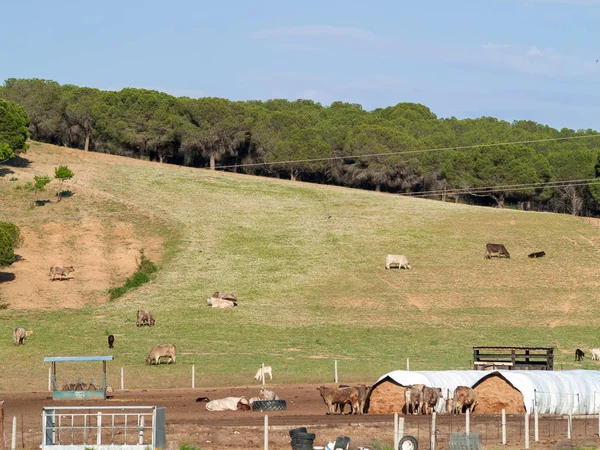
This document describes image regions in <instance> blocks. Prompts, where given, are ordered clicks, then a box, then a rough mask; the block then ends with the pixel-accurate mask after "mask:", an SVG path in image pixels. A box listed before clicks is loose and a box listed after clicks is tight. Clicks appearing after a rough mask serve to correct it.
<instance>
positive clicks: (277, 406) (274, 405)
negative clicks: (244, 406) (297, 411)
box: [252, 400, 287, 411]
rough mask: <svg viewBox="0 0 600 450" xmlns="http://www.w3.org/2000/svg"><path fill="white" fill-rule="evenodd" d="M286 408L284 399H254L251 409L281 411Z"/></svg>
mask: <svg viewBox="0 0 600 450" xmlns="http://www.w3.org/2000/svg"><path fill="white" fill-rule="evenodd" d="M285 409H287V405H286V403H285V400H256V401H255V402H254V403H252V411H283V410H285Z"/></svg>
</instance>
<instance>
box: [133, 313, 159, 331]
mask: <svg viewBox="0 0 600 450" xmlns="http://www.w3.org/2000/svg"><path fill="white" fill-rule="evenodd" d="M155 322H156V321H155V320H154V317H152V312H150V311H146V310H144V309H138V311H137V316H136V319H135V325H136V326H138V327H141V326H142V325H148V326H150V327H151V326H152V325H154V323H155Z"/></svg>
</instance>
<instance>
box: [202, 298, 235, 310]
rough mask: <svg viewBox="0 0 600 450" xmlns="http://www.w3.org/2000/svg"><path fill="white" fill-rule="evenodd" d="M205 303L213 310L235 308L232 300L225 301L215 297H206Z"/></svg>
mask: <svg viewBox="0 0 600 450" xmlns="http://www.w3.org/2000/svg"><path fill="white" fill-rule="evenodd" d="M206 303H207V304H208V305H209V306H212V307H213V308H220V309H227V308H233V307H234V306H237V302H234V301H233V300H226V299H224V298H215V297H208V298H207V299H206Z"/></svg>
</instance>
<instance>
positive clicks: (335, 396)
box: [317, 386, 359, 414]
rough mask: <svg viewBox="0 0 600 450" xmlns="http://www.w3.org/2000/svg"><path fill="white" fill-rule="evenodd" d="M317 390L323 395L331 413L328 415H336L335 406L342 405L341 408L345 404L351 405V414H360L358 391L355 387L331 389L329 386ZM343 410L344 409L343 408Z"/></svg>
mask: <svg viewBox="0 0 600 450" xmlns="http://www.w3.org/2000/svg"><path fill="white" fill-rule="evenodd" d="M317 390H318V391H319V392H320V393H321V397H322V398H323V401H324V402H325V404H326V405H327V408H328V409H329V411H328V412H327V414H334V413H335V405H336V404H340V406H342V405H345V404H347V403H348V404H350V407H351V410H350V414H352V413H354V414H357V413H358V396H359V392H358V389H357V388H355V387H347V388H342V389H340V388H330V387H327V386H321V387H318V388H317ZM342 410H343V407H342Z"/></svg>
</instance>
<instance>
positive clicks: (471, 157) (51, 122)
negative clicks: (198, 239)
mask: <svg viewBox="0 0 600 450" xmlns="http://www.w3.org/2000/svg"><path fill="white" fill-rule="evenodd" d="M0 98H4V99H6V100H8V101H10V102H14V103H16V104H18V105H21V106H22V107H23V108H24V109H25V110H26V111H27V113H28V115H29V120H30V123H29V131H30V133H31V137H32V138H33V139H35V140H38V141H42V142H48V143H52V144H58V145H64V146H69V147H75V148H80V149H84V150H90V151H97V152H105V153H113V154H118V155H126V156H131V157H136V158H143V159H148V160H154V161H160V162H165V163H170V164H180V165H186V166H193V167H209V168H211V169H221V170H230V171H236V172H243V173H248V174H254V175H261V176H271V177H287V178H290V179H292V180H295V179H298V180H303V181H308V182H316V183H328V184H337V185H342V186H349V187H355V188H362V189H371V190H377V191H387V192H394V193H404V194H408V193H410V194H426V195H429V196H431V197H433V198H439V199H444V200H449V199H453V200H454V201H459V200H460V201H461V202H470V203H476V204H482V205H494V206H504V205H505V204H506V205H507V206H516V205H520V206H522V207H524V208H525V207H531V208H532V209H538V210H546V211H556V212H566V213H571V214H575V215H578V214H588V215H599V214H600V184H598V183H596V178H598V177H599V176H600V174H599V172H600V151H599V149H600V137H594V135H596V134H597V132H596V131H594V130H591V129H587V130H571V129H567V128H563V129H561V130H556V129H554V128H552V127H549V126H546V125H542V124H538V123H536V122H533V121H529V120H520V121H514V122H512V123H510V122H507V121H503V120H498V119H495V118H493V117H481V118H477V119H461V120H459V119H456V118H455V117H451V118H438V117H437V116H436V115H435V114H434V113H432V112H431V111H430V110H429V108H427V107H425V106H423V105H420V104H415V103H398V104H397V105H395V106H390V107H387V108H378V109H375V110H372V111H365V110H364V109H363V108H362V107H361V105H358V104H354V103H344V102H333V103H332V104H331V105H330V106H328V107H324V106H322V105H321V104H319V103H315V102H313V101H311V100H295V101H288V100H282V99H274V100H268V101H254V100H251V101H230V100H227V99H223V98H197V99H194V98H188V97H174V96H171V95H169V94H166V93H162V92H157V91H152V90H145V89H134V88H126V89H122V90H121V91H118V92H116V91H102V90H98V89H92V88H87V87H78V86H73V85H60V84H59V83H57V82H55V81H49V80H42V79H14V78H11V79H8V80H6V81H5V82H4V85H3V86H0ZM540 140H541V141H542V142H538V143H535V142H532V141H540ZM510 142H520V143H519V144H507V145H494V146H488V145H489V144H498V143H510ZM438 149H446V150H438ZM567 180H586V181H579V182H578V183H573V182H571V183H562V184H556V185H552V183H553V182H559V181H567ZM590 180H591V181H590ZM489 187H494V188H493V189H488V188H489Z"/></svg>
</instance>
